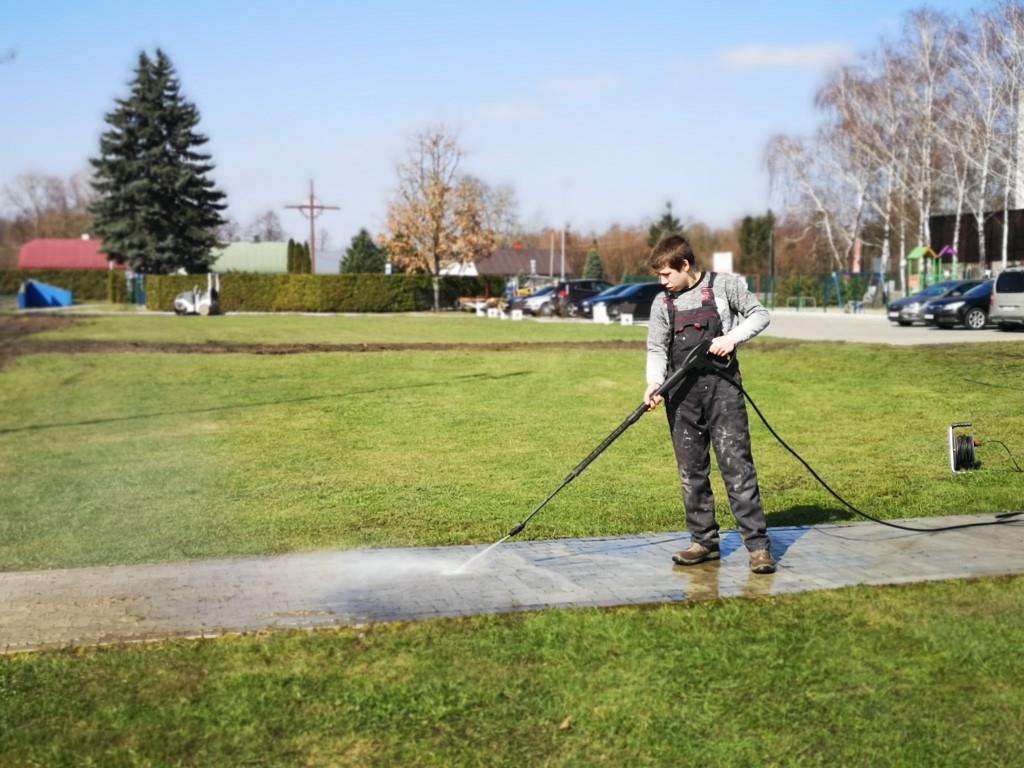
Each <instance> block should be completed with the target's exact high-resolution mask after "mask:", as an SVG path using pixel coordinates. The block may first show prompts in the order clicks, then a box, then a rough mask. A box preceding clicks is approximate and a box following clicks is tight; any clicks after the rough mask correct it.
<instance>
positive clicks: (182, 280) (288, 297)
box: [146, 272, 505, 312]
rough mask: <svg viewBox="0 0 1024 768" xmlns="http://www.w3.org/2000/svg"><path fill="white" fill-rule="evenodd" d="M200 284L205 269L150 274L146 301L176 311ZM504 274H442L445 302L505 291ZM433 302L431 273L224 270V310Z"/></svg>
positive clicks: (403, 306)
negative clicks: (185, 294)
mask: <svg viewBox="0 0 1024 768" xmlns="http://www.w3.org/2000/svg"><path fill="white" fill-rule="evenodd" d="M195 286H198V287H199V288H200V290H204V291H205V290H206V275H147V276H146V306H147V307H148V308H149V309H152V310H159V311H164V312H167V311H171V310H173V309H174V297H175V296H177V295H178V294H179V293H182V292H184V291H190V290H192V288H193V287H195ZM504 287H505V280H504V278H501V277H442V278H441V307H442V308H449V307H452V306H454V305H455V302H456V300H457V299H458V297H459V296H483V295H486V294H487V293H488V292H489V293H490V295H492V296H500V295H501V293H502V291H503V290H504ZM433 306H434V287H433V281H432V278H431V277H430V275H405V274H403V275H381V274H352V275H305V274H292V275H267V274H258V273H253V272H227V273H225V274H222V275H221V276H220V307H221V311H223V312H413V311H418V310H426V309H431V308H432V307H433Z"/></svg>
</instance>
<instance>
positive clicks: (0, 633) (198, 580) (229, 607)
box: [0, 515, 1024, 653]
mask: <svg viewBox="0 0 1024 768" xmlns="http://www.w3.org/2000/svg"><path fill="white" fill-rule="evenodd" d="M1022 518H1024V516H1022ZM992 519H993V518H992V516H991V515H982V516H957V517H943V518H932V519H925V520H921V519H916V520H909V521H904V522H906V523H907V524H908V525H912V526H920V527H928V526H939V525H952V524H957V523H963V522H974V521H983V520H992ZM769 534H770V536H771V539H772V547H773V550H774V552H775V554H776V557H777V558H778V561H779V567H778V570H777V572H776V573H775V574H773V575H770V576H758V575H755V574H752V573H750V571H749V569H748V566H747V553H746V550H745V549H744V548H743V546H742V543H741V542H740V539H739V534H738V532H736V531H729V532H727V533H725V534H724V535H723V538H722V560H720V561H717V562H712V563H703V564H701V565H697V566H691V567H688V568H683V567H681V566H674V565H673V564H672V561H671V556H672V553H673V552H676V551H678V550H680V549H684V548H685V547H686V546H687V545H688V544H689V536H688V535H687V534H683V533H664V534H644V535H638V536H620V537H615V538H595V539H560V540H549V541H513V542H507V543H504V544H502V545H501V546H498V547H496V548H495V549H494V550H493V551H492V552H490V553H489V554H488V555H487V556H486V557H483V558H480V559H479V560H477V561H475V562H474V563H473V564H472V565H471V566H470V567H469V568H467V569H466V570H465V571H464V572H461V573H453V571H455V570H456V569H458V567H459V566H460V565H463V564H464V563H466V561H467V560H469V559H470V558H471V557H472V556H473V555H475V554H477V553H479V552H481V551H482V550H483V549H485V548H486V547H485V546H456V547H435V548H414V549H376V550H350V551H344V552H314V553H302V554H291V555H283V556H279V557H263V558H255V559H239V560H216V561H199V562H191V563H178V564H162V565H140V566H111V567H100V568H79V569H70V570H54V571H30V572H8V573H0V651H5V652H8V653H10V652H17V651H25V650H33V649H40V648H53V647H64V646H73V645H93V644H106V643H117V642H131V641H142V640H152V639H158V638H165V637H199V636H215V635H219V634H225V633H235V632H247V631H256V630H268V629H295V628H312V627H328V626H342V625H354V624H364V623H368V622H383V621H406V620H418V619H427V618H434V617H439V616H468V615H473V614H480V613H503V612H511V611H525V610H538V609H543V608H566V607H583V606H615V605H632V604H644V603H682V602H687V601H693V600H714V599H718V598H731V597H762V596H766V595H777V594H782V593H787V592H801V591H808V590H817V589H835V588H839V587H845V586H852V585H857V584H904V583H909V582H917V581H932V580H939V579H954V578H973V577H980V576H996V575H1003V574H1020V573H1024V519H1021V520H1020V522H1014V523H1010V524H1006V525H999V526H987V527H982V528H970V529H966V530H959V531H950V532H943V533H925V534H922V533H909V532H904V531H899V530H894V529H891V528H887V527H883V526H880V525H877V524H875V523H853V524H846V525H817V526H794V527H786V528H772V529H770V531H769Z"/></svg>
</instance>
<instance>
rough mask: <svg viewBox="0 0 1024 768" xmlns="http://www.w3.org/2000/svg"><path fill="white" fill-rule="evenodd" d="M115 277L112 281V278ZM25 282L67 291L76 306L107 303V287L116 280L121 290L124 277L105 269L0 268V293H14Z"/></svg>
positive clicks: (108, 293)
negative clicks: (89, 303) (72, 297)
mask: <svg viewBox="0 0 1024 768" xmlns="http://www.w3.org/2000/svg"><path fill="white" fill-rule="evenodd" d="M115 278H116V279H115ZM25 280H38V281H39V282H40V283H47V284H49V285H55V286H57V287H58V288H63V289H64V290H66V291H71V293H72V294H73V295H74V300H75V303H76V304H81V303H82V302H86V301H109V300H110V285H111V284H112V283H116V282H118V280H120V283H121V286H122V291H123V290H124V274H123V273H122V272H120V271H112V270H107V269H4V270H0V294H11V293H17V292H18V290H19V289H20V288H21V284H22V283H23V282H24V281H25Z"/></svg>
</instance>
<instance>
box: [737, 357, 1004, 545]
mask: <svg viewBox="0 0 1024 768" xmlns="http://www.w3.org/2000/svg"><path fill="white" fill-rule="evenodd" d="M722 378H723V379H724V380H725V381H728V382H729V383H730V384H732V385H733V386H735V387H736V388H737V389H738V390H739V391H740V393H741V394H742V395H743V397H745V398H746V399H747V402H748V403H750V406H751V407H752V408H753V409H754V412H755V413H756V414H757V416H758V418H759V419H761V423H762V424H764V426H765V429H767V430H768V431H769V432H770V433H771V435H772V437H774V438H775V439H776V440H778V441H779V444H780V445H781V446H782V447H783V448H785V449H786V450H787V451H789V452H790V453H791V454H793V457H794V458H795V459H796V460H797V461H799V462H800V463H801V464H803V465H804V467H805V468H806V469H807V471H808V472H810V473H811V475H812V476H813V477H814V479H815V480H817V481H818V482H819V483H820V484H821V487H822V488H824V489H825V490H826V491H828V492H829V493H830V494H832V496H833V497H835V499H836V500H837V501H839V503H840V504H842V505H843V506H844V507H846V508H847V509H849V510H850V511H851V512H854V513H856V514H858V515H860V516H861V517H863V518H866V519H868V520H870V521H872V522H873V523H878V524H879V525H885V526H888V527H889V528H898V529H899V530H901V531H913V532H914V533H938V532H939V531H956V530H960V529H962V528H980V527H981V526H985V525H1005V524H1007V523H1016V522H1020V521H1019V520H1012V519H1010V517H1011V516H1013V515H1017V514H1020V513H1019V512H1007V513H1003V514H1002V515H1001V516H1000V515H997V516H996V518H997V519H995V520H985V521H983V522H977V523H960V524H958V525H943V526H939V527H936V528H918V527H916V526H912V525H902V524H900V523H893V522H889V521H888V520H881V519H879V518H877V517H874V516H872V515H869V514H868V513H867V512H862V511H861V510H859V509H857V507H855V506H854V505H853V504H851V503H850V502H848V501H847V500H846V499H844V498H843V497H842V496H840V495H839V494H838V493H837V492H836V491H835V490H833V488H832V486H830V485H829V484H828V483H826V482H825V481H824V480H823V479H822V478H821V475H819V474H818V473H817V472H815V471H814V468H813V467H812V466H811V465H810V464H808V463H807V462H806V461H804V459H803V457H802V456H801V455H800V454H799V453H797V452H796V451H795V450H793V448H791V447H790V445H789V443H787V442H786V441H785V440H783V439H782V437H781V436H780V435H779V433H778V432H776V431H775V430H774V429H773V428H772V425H771V424H769V423H768V419H766V418H765V417H764V414H763V413H761V409H760V408H758V407H757V403H755V402H754V399H753V398H752V397H751V396H750V395H749V394H748V393H747V390H745V389H744V388H743V385H742V384H740V383H739V382H738V381H734V380H733V379H731V378H729V377H727V376H723V377H722ZM989 442H996V441H995V440H990V441H989ZM971 447H972V448H973V443H972V445H971ZM1004 447H1005V446H1004ZM1007 450H1009V449H1007Z"/></svg>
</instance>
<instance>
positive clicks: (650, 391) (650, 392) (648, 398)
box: [644, 384, 665, 411]
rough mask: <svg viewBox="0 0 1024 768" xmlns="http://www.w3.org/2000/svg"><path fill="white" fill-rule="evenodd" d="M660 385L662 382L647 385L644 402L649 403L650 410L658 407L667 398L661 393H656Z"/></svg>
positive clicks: (648, 408)
mask: <svg viewBox="0 0 1024 768" xmlns="http://www.w3.org/2000/svg"><path fill="white" fill-rule="evenodd" d="M659 387H661V384H651V385H650V386H648V387H647V391H645V392H644V402H645V403H647V410H648V411H653V410H654V409H655V408H657V407H658V403H660V402H661V401H662V400H664V399H665V398H663V397H662V396H661V395H656V394H654V393H655V392H657V391H658V388H659Z"/></svg>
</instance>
